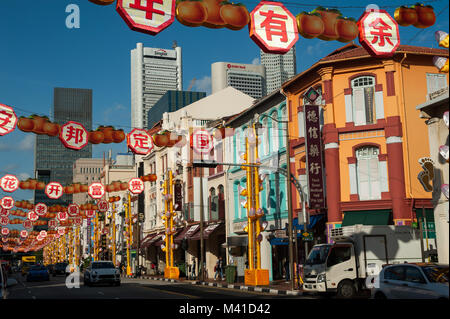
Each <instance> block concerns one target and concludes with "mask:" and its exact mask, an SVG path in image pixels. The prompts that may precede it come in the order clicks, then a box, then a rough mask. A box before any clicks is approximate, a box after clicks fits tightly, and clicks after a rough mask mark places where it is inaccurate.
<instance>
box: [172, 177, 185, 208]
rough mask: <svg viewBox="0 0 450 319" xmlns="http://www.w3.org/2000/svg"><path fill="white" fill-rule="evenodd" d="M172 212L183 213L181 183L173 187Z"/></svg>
mask: <svg viewBox="0 0 450 319" xmlns="http://www.w3.org/2000/svg"><path fill="white" fill-rule="evenodd" d="M173 193H174V195H175V196H174V207H173V208H174V210H175V211H177V212H181V211H183V185H182V184H181V183H175V185H174V190H173Z"/></svg>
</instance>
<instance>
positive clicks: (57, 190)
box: [45, 182, 64, 199]
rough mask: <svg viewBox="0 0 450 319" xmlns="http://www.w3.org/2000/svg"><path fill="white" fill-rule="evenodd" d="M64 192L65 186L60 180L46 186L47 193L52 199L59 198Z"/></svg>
mask: <svg viewBox="0 0 450 319" xmlns="http://www.w3.org/2000/svg"><path fill="white" fill-rule="evenodd" d="M63 193H64V188H63V187H62V185H61V184H60V183H58V182H50V183H48V184H47V185H46V186H45V195H47V197H48V198H51V199H58V198H60V197H61V196H62V195H63Z"/></svg>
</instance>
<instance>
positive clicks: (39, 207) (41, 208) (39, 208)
mask: <svg viewBox="0 0 450 319" xmlns="http://www.w3.org/2000/svg"><path fill="white" fill-rule="evenodd" d="M34 211H35V212H36V214H38V215H39V216H44V215H45V214H47V211H48V209H47V205H45V204H44V203H37V204H36V205H35V206H34Z"/></svg>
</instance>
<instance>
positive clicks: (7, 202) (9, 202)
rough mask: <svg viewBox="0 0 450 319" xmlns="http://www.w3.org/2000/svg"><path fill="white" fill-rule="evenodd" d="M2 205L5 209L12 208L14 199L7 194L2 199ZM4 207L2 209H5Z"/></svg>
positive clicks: (0, 204) (0, 202)
mask: <svg viewBox="0 0 450 319" xmlns="http://www.w3.org/2000/svg"><path fill="white" fill-rule="evenodd" d="M0 206H1V207H2V208H3V209H4V210H9V209H12V208H13V207H14V199H13V198H12V197H10V196H5V197H3V198H2V199H1V200H0ZM3 209H2V211H3Z"/></svg>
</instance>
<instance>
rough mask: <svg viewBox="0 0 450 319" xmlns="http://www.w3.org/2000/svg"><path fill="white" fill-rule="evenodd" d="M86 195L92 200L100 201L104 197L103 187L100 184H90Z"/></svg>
mask: <svg viewBox="0 0 450 319" xmlns="http://www.w3.org/2000/svg"><path fill="white" fill-rule="evenodd" d="M88 194H89V196H91V197H92V198H93V199H100V198H102V197H103V196H104V195H105V186H103V184H102V183H92V184H91V185H89V188H88Z"/></svg>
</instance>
